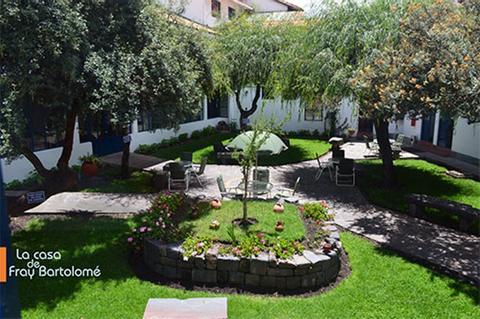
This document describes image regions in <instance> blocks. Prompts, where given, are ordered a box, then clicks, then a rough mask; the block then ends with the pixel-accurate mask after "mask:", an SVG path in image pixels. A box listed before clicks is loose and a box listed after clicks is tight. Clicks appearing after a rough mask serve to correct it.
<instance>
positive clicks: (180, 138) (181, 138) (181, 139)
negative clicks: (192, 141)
mask: <svg viewBox="0 0 480 319" xmlns="http://www.w3.org/2000/svg"><path fill="white" fill-rule="evenodd" d="M186 140H188V133H183V134H180V135H178V141H179V142H185V141H186Z"/></svg>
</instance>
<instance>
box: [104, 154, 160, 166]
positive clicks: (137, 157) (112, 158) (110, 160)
mask: <svg viewBox="0 0 480 319" xmlns="http://www.w3.org/2000/svg"><path fill="white" fill-rule="evenodd" d="M100 160H101V161H102V162H103V163H104V164H107V165H111V166H120V165H121V164H122V152H119V153H113V154H110V155H106V156H102V157H101V158H100ZM162 162H165V160H164V159H161V158H158V157H154V156H148V155H143V154H137V153H130V158H129V166H130V167H131V168H134V169H140V170H141V169H145V168H147V167H151V166H154V165H157V164H160V163H162Z"/></svg>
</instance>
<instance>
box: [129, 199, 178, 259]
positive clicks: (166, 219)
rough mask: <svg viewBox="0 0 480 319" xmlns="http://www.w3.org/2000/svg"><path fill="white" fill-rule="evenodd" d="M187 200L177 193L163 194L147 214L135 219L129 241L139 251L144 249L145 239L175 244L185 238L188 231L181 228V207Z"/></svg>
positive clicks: (137, 216)
mask: <svg viewBox="0 0 480 319" xmlns="http://www.w3.org/2000/svg"><path fill="white" fill-rule="evenodd" d="M184 200H185V198H184V196H183V195H180V194H177V193H163V194H160V195H158V197H157V198H156V199H155V200H154V201H153V203H152V206H151V207H150V208H149V209H147V211H146V212H145V213H142V214H139V215H136V216H135V217H134V218H133V224H134V227H133V229H132V231H131V232H130V233H129V237H128V238H127V241H128V242H129V243H130V244H131V245H132V246H133V248H134V249H135V250H137V251H140V250H141V249H142V248H143V240H144V238H153V239H158V240H161V241H164V242H175V241H178V240H180V239H182V238H184V237H185V234H186V229H185V228H182V227H180V226H179V217H180V216H179V214H180V207H181V206H182V204H183V202H184Z"/></svg>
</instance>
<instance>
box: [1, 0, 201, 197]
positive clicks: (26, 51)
mask: <svg viewBox="0 0 480 319" xmlns="http://www.w3.org/2000/svg"><path fill="white" fill-rule="evenodd" d="M159 10H160V9H159V8H158V7H157V6H156V5H155V4H153V2H151V1H147V0H144V1H142V0H135V1H121V2H119V1H113V0H105V1H67V0H63V1H27V2H22V3H20V2H17V1H2V2H1V4H0V33H1V37H0V85H1V94H2V96H1V101H2V107H1V110H0V140H1V143H0V154H1V156H2V157H7V158H10V159H14V158H16V157H18V156H20V155H23V156H25V157H26V158H27V159H28V160H29V161H30V162H31V163H32V165H33V166H34V168H35V169H36V170H37V172H38V173H39V174H40V175H42V176H43V177H44V178H45V179H46V181H47V183H48V185H50V187H51V188H50V191H57V190H61V189H64V188H69V187H73V186H75V185H76V175H75V174H74V173H73V172H72V170H71V169H70V168H69V161H70V157H71V154H72V147H73V137H74V129H75V123H76V119H77V117H78V116H79V115H81V114H86V113H87V112H96V111H100V110H103V111H105V110H107V111H109V112H110V114H111V115H112V118H113V120H114V121H115V122H117V123H119V124H120V125H125V124H126V122H128V121H130V120H132V119H133V118H134V117H135V115H136V114H137V113H138V112H139V111H140V110H149V111H153V112H154V113H155V116H159V117H161V118H162V123H164V125H165V127H172V126H175V125H177V124H178V123H179V122H180V121H182V120H183V119H185V118H186V117H187V116H188V115H189V114H191V113H193V112H196V111H197V110H198V108H199V104H198V101H199V91H200V90H199V89H200V88H201V85H197V86H195V85H196V84H200V82H201V80H200V78H202V77H204V76H207V77H208V65H207V62H206V60H205V59H204V56H203V55H202V53H201V49H200V48H199V47H198V46H197V45H196V43H197V42H196V41H194V40H193V38H192V37H191V36H190V35H189V33H188V31H186V30H185V29H182V30H181V31H180V28H175V27H173V26H170V25H169V24H168V21H170V22H172V21H173V20H172V18H171V17H169V16H168V15H167V14H165V12H163V11H159ZM197 61H198V62H199V63H198V64H197V63H195V62H197ZM194 84H195V85H194ZM193 100H196V101H195V102H197V103H194V102H193ZM38 110H40V111H38ZM34 111H36V112H34ZM32 113H37V114H38V113H41V114H43V117H44V118H45V126H48V130H49V131H54V132H56V134H57V136H60V137H61V138H62V140H63V142H62V153H61V155H60V157H59V159H58V161H57V165H56V167H55V168H54V169H47V168H46V167H45V166H44V164H43V163H42V162H41V160H40V159H39V158H38V156H37V155H36V154H35V152H34V149H33V148H32V143H31V140H30V139H29V137H28V132H29V126H30V125H31V120H30V119H29V115H30V114H32Z"/></svg>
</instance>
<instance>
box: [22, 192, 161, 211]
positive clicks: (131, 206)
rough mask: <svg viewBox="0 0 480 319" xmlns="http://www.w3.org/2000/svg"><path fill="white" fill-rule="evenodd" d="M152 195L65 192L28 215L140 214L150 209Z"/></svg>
mask: <svg viewBox="0 0 480 319" xmlns="http://www.w3.org/2000/svg"><path fill="white" fill-rule="evenodd" d="M153 198H154V195H152V194H111V193H80V192H64V193H59V194H56V195H53V196H51V197H49V198H48V199H47V200H46V201H45V202H43V203H42V204H40V205H38V206H36V207H34V208H32V209H29V210H27V211H26V212H25V213H26V214H65V213H74V212H81V213H96V214H128V213H139V212H141V211H143V210H145V209H147V208H149V207H150V203H151V201H152V199H153Z"/></svg>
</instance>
